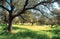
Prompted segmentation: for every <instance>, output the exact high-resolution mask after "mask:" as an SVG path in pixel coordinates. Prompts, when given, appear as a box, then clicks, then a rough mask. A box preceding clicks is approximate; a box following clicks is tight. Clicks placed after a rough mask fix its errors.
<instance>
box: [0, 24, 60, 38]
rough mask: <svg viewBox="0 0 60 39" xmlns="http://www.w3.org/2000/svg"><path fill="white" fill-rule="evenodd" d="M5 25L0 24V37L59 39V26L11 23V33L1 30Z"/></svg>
mask: <svg viewBox="0 0 60 39" xmlns="http://www.w3.org/2000/svg"><path fill="white" fill-rule="evenodd" d="M5 26H6V25H1V26H0V30H1V32H0V39H60V26H58V27H53V28H51V27H50V26H49V25H48V26H47V25H41V26H37V25H33V26H32V25H27V26H26V25H20V24H19V25H12V26H13V29H12V33H9V32H7V31H5V30H3V28H4V27H5Z"/></svg>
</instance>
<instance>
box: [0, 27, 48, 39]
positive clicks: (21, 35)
mask: <svg viewBox="0 0 60 39" xmlns="http://www.w3.org/2000/svg"><path fill="white" fill-rule="evenodd" d="M13 29H16V30H18V29H19V30H26V31H24V32H18V33H16V34H13V33H9V32H6V31H4V32H3V33H1V34H0V39H49V37H48V36H47V35H46V34H38V33H37V32H36V31H31V30H28V29H26V28H18V27H13Z"/></svg>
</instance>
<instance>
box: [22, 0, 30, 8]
mask: <svg viewBox="0 0 60 39" xmlns="http://www.w3.org/2000/svg"><path fill="white" fill-rule="evenodd" d="M28 1H29V0H26V1H25V5H24V7H23V9H25V8H26V6H27V5H28Z"/></svg>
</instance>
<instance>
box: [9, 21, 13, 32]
mask: <svg viewBox="0 0 60 39" xmlns="http://www.w3.org/2000/svg"><path fill="white" fill-rule="evenodd" d="M11 30H12V20H9V23H8V31H9V32H11Z"/></svg>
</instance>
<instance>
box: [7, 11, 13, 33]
mask: <svg viewBox="0 0 60 39" xmlns="http://www.w3.org/2000/svg"><path fill="white" fill-rule="evenodd" d="M12 21H13V16H12V12H9V19H8V31H9V32H11V30H12Z"/></svg>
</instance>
